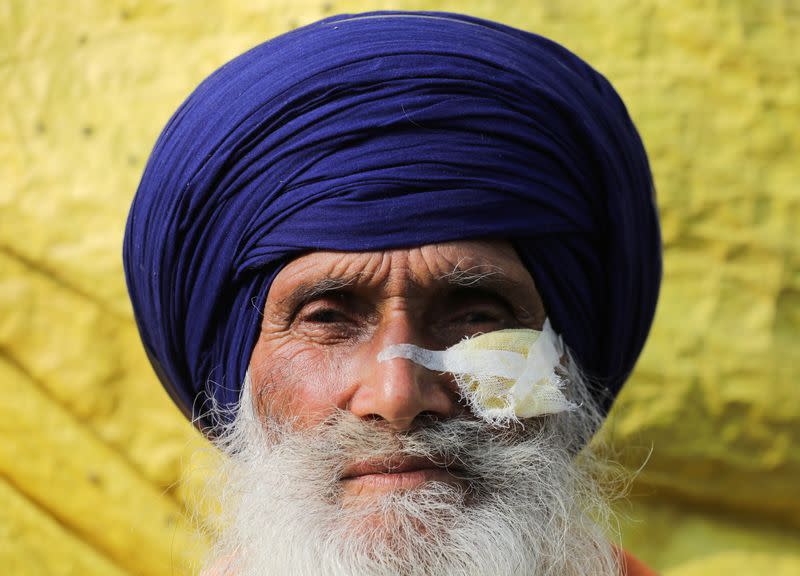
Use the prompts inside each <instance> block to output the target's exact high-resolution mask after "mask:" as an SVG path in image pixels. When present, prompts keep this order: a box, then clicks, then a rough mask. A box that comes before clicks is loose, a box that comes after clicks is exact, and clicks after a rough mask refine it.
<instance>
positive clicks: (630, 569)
mask: <svg viewBox="0 0 800 576" xmlns="http://www.w3.org/2000/svg"><path fill="white" fill-rule="evenodd" d="M617 550H618V552H619V555H620V568H621V570H622V572H620V574H621V576H658V573H657V572H655V571H653V570H651V569H650V568H649V567H648V566H647V565H646V564H645V563H644V562H642V561H641V560H639V559H638V558H636V557H635V556H634V555H633V554H631V553H630V552H628V551H627V550H622V549H621V548H618V549H617Z"/></svg>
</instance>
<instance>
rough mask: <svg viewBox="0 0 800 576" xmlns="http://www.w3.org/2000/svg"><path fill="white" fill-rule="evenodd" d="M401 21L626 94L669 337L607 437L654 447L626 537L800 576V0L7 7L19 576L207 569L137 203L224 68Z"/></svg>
mask: <svg viewBox="0 0 800 576" xmlns="http://www.w3.org/2000/svg"><path fill="white" fill-rule="evenodd" d="M390 7H391V8H409V9H411V8H426V9H445V10H458V11H464V12H470V13H473V14H476V15H479V16H484V17H488V18H493V19H497V20H500V21H503V22H507V23H509V24H512V25H515V26H518V27H522V28H526V29H529V30H533V31H537V32H539V33H542V34H544V35H546V36H550V37H552V38H554V39H556V40H558V41H560V42H562V43H564V44H566V45H567V46H569V47H570V48H572V49H573V50H574V51H576V52H577V53H578V54H580V55H582V56H584V57H585V58H586V59H588V60H589V61H590V62H592V63H593V64H594V65H595V66H596V67H597V68H599V69H600V70H602V71H603V72H605V73H606V75H607V76H608V77H609V78H610V79H611V80H612V82H613V83H614V84H615V85H616V86H617V88H618V89H619V91H620V92H621V93H622V96H623V98H624V99H625V100H626V102H627V103H628V105H629V108H630V110H631V114H632V115H633V117H634V119H635V121H636V122H637V123H638V125H639V127H640V130H641V132H642V135H643V138H644V140H645V143H646V145H647V147H648V149H649V152H650V156H651V160H652V165H653V170H654V172H655V179H656V184H657V187H658V198H659V205H660V208H661V214H662V218H663V229H664V240H665V279H664V288H663V296H662V299H661V302H660V305H659V310H658V314H657V318H656V323H655V328H654V330H653V333H652V337H651V339H650V342H649V344H648V346H647V348H646V351H645V353H644V356H643V358H642V360H641V362H640V364H639V366H638V368H637V371H636V373H635V375H634V377H633V378H632V380H631V381H630V383H629V385H628V387H627V388H626V390H625V391H624V392H623V394H622V396H621V398H620V400H619V403H618V405H617V407H616V408H615V411H614V414H613V417H612V419H611V420H610V421H609V422H608V426H607V427H606V429H605V433H606V434H608V435H610V436H611V437H613V438H614V439H615V441H616V442H617V444H618V446H619V447H620V448H622V449H624V450H626V451H627V453H628V455H627V456H625V458H624V460H625V462H626V463H627V464H628V465H629V466H632V467H637V466H638V465H639V464H640V463H641V462H642V460H643V459H644V458H645V457H646V456H647V454H648V452H649V451H651V450H652V455H651V456H650V459H649V462H648V463H647V466H646V467H645V468H644V471H643V472H642V473H641V475H640V476H639V478H638V481H637V483H636V485H635V488H634V494H633V496H632V497H631V498H630V501H629V502H627V503H624V504H622V505H621V507H620V510H621V516H620V521H621V529H622V532H623V536H624V542H625V543H626V545H627V546H628V547H629V548H631V549H632V550H633V551H634V552H636V553H638V554H639V555H640V556H641V557H643V558H644V559H646V560H648V561H649V562H650V563H651V564H653V565H654V566H656V567H658V568H660V569H662V570H664V572H665V573H666V574H668V575H674V576H678V575H685V576H689V575H700V574H703V575H713V574H725V575H727V574H765V573H769V574H770V575H771V576H779V575H782V574H787V575H788V574H793V575H794V574H800V545H798V544H800V490H798V489H797V484H798V479H800V418H799V417H800V401H799V400H800V389H799V388H798V383H797V380H798V377H800V357H799V354H800V353H798V344H797V342H796V340H797V339H798V329H800V240H798V233H800V226H799V224H800V185H799V184H798V181H799V180H800V169H798V165H799V164H800V160H798V159H800V41H798V37H800V1H796V0H785V1H783V2H778V1H777V0H775V1H771V0H764V1H755V0H752V1H745V0H742V1H738V2H737V1H720V0H717V1H710V0H709V1H703V2H701V1H694V2H692V1H689V0H675V1H670V2H664V1H658V0H648V1H637V0H607V1H603V2H588V1H587V2H577V1H573V2H570V1H561V2H550V1H531V0H526V1H522V0H520V1H517V2H511V1H509V2H501V1H499V0H498V1H495V2H491V1H478V0H473V1H468V0H460V1H455V0H453V1H433V0H430V1H425V2H413V1H397V2H378V1H363V2H353V1H335V0H331V1H325V2H323V1H314V2H312V1H310V0H293V1H289V0H261V1H255V0H253V1H249V2H246V1H244V0H241V1H238V2H234V1H227V2H189V1H187V2H168V1H165V0H161V1H159V0H140V1H134V0H125V1H119V2H109V1H104V0H96V1H90V0H85V1H83V2H77V1H76V2H68V3H66V2H58V1H55V0H51V1H44V0H38V1H36V2H29V1H27V0H6V1H5V2H2V3H0V86H2V89H0V110H2V113H0V566H3V568H2V569H0V571H2V572H3V573H9V574H47V575H51V574H56V575H60V574H76V575H77V574H80V575H93V574H114V575H118V574H119V575H121V574H142V575H168V574H182V573H188V570H189V568H188V567H189V566H190V564H191V561H192V559H193V558H195V557H196V556H197V555H198V554H199V553H201V552H202V550H203V548H204V543H203V542H202V541H201V542H197V541H196V540H195V539H193V538H192V536H191V533H190V529H189V526H190V524H189V522H188V521H187V520H186V518H185V516H184V512H185V510H186V506H187V502H188V501H189V500H190V499H191V495H192V494H193V488H192V487H193V486H194V485H196V482H197V481H198V478H200V477H201V476H202V470H200V471H198V470H194V472H192V471H191V468H192V466H191V465H190V464H189V460H190V457H191V455H192V454H193V453H194V452H195V451H197V450H199V449H202V448H203V445H204V444H203V440H202V439H200V438H199V436H198V435H197V434H196V433H195V432H194V431H193V430H192V428H191V427H190V426H189V424H188V423H186V422H185V421H184V420H183V419H182V417H181V416H180V415H179V414H178V412H177V410H176V409H175V408H174V407H173V406H172V405H171V403H170V402H169V400H168V399H167V396H166V395H165V394H164V393H163V392H162V391H161V389H160V386H159V384H158V382H157V381H156V379H155V377H154V375H153V374H152V373H151V371H150V369H149V365H148V363H147V361H146V359H145V357H144V355H143V353H142V351H141V349H140V345H139V342H138V336H137V334H136V332H135V328H134V325H133V321H132V316H131V311H130V309H129V304H128V300H127V295H126V292H125V285H124V280H123V276H122V270H121V265H120V245H121V239H122V232H123V227H124V222H125V216H126V213H127V209H128V205H129V202H130V200H131V197H132V195H133V193H134V190H135V188H136V185H137V183H138V178H139V176H140V174H141V171H142V168H143V165H144V162H145V160H146V156H147V154H148V152H149V150H150V148H151V146H152V144H153V142H154V141H155V138H156V136H157V135H158V133H159V131H160V129H161V128H162V126H163V125H164V123H165V122H166V120H167V118H168V117H169V115H170V114H171V112H172V111H173V110H174V109H175V108H176V107H177V106H178V104H179V103H180V102H181V101H182V99H183V98H184V97H185V96H186V95H187V94H188V92H189V91H190V90H191V89H192V88H193V87H194V86H195V85H196V83H197V82H199V81H200V80H201V79H202V78H203V77H204V76H206V75H207V74H208V73H210V72H211V71H212V70H213V69H215V68H216V67H217V66H219V65H220V64H222V63H223V62H225V61H226V60H228V59H229V58H231V57H233V56H234V55H236V54H238V53H240V52H241V51H243V50H244V49H246V48H247V47H249V46H252V45H254V44H256V43H258V42H260V41H262V40H264V39H266V38H268V37H270V36H273V35H275V34H277V33H280V32H282V31H284V30H287V29H289V28H290V27H293V26H297V25H300V24H303V23H307V22H310V21H312V20H316V19H318V18H319V17H321V16H323V15H325V14H328V13H334V12H345V11H361V10H366V9H375V8H390ZM187 474H188V476H189V481H188V483H187V484H179V483H178V480H179V478H180V477H181V476H184V475H187ZM793 479H794V482H792V480H793ZM9 566H10V567H11V569H10V570H6V568H7V567H9Z"/></svg>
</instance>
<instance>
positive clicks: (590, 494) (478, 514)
mask: <svg viewBox="0 0 800 576" xmlns="http://www.w3.org/2000/svg"><path fill="white" fill-rule="evenodd" d="M573 381H574V380H573ZM578 381H579V382H580V380H578ZM572 388H573V397H575V394H577V398H575V399H577V400H579V401H581V403H582V406H581V408H580V409H579V410H576V411H573V412H565V413H562V414H558V415H552V416H547V417H544V418H539V419H536V420H532V421H526V422H525V424H524V426H523V425H517V426H512V427H510V428H498V427H496V426H491V425H488V424H486V423H484V422H482V421H477V420H475V419H471V418H458V419H448V420H442V421H438V422H428V423H424V425H422V426H420V427H419V428H417V429H415V430H413V431H410V432H407V433H400V434H398V433H396V432H392V431H390V430H388V429H387V428H385V427H382V426H380V425H379V424H376V423H374V422H364V421H361V420H359V419H358V418H356V417H355V416H353V415H351V414H349V413H345V412H338V413H337V414H335V415H334V416H333V417H331V418H330V419H329V420H327V421H326V422H325V423H323V424H322V425H320V426H317V427H315V428H313V429H311V430H304V431H294V430H292V429H291V426H290V425H288V424H278V423H276V422H274V421H271V420H270V421H268V422H266V423H262V422H259V421H258V419H257V418H256V416H255V410H254V408H253V404H252V402H251V401H250V397H251V394H250V387H249V378H248V379H246V382H245V389H244V391H243V394H242V398H243V401H242V405H241V407H240V409H239V412H238V413H237V415H236V418H235V420H234V422H233V423H232V424H231V425H230V426H229V427H228V428H227V429H226V430H225V432H224V433H223V435H222V437H221V438H220V439H219V440H218V441H217V444H218V446H219V447H220V448H221V449H222V450H223V452H224V453H225V454H227V456H228V457H227V458H226V460H225V463H224V465H223V467H222V470H221V471H220V474H219V477H218V478H217V479H216V481H215V482H212V483H211V484H210V486H209V490H210V491H209V494H208V497H210V498H216V499H218V500H219V501H220V509H221V511H222V518H221V519H220V521H219V523H218V525H219V526H221V527H222V528H221V530H220V534H219V535H218V538H217V539H216V540H217V543H216V545H215V547H214V549H213V551H212V554H211V557H210V558H209V559H208V561H207V563H206V566H207V568H206V571H205V572H204V574H215V575H216V574H225V575H237V576H256V575H281V576H292V575H297V576H312V575H324V576H339V575H341V576H345V575H347V576H352V575H358V576H372V575H385V576H397V575H404V576H434V575H446V576H451V575H471V576H480V575H487V576H488V575H492V576H505V575H520V576H521V575H526V576H538V575H553V576H555V575H570V576H579V575H580V576H586V575H596V576H602V575H611V574H614V575H617V574H619V568H618V564H617V560H616V557H615V552H614V549H613V547H612V546H611V545H610V544H609V543H608V541H607V539H606V538H605V535H604V533H603V530H602V529H601V528H600V527H599V526H598V524H597V523H596V522H595V521H594V520H592V519H591V518H590V517H589V516H588V515H587V512H586V511H587V510H591V511H592V513H593V516H595V517H601V518H605V517H606V516H607V512H608V506H607V500H606V498H605V497H604V496H603V495H602V494H601V491H600V490H599V489H598V488H597V485H596V483H595V481H594V480H593V479H592V478H591V476H592V472H594V471H595V470H594V465H593V462H595V460H594V459H593V458H592V456H591V455H588V454H586V450H584V454H582V455H581V456H579V457H577V458H576V457H575V453H576V452H577V450H578V449H580V448H581V447H582V446H583V445H584V444H586V443H587V442H588V440H589V438H590V437H591V434H592V432H593V431H594V430H595V428H596V426H597V424H598V422H599V417H598V415H597V412H596V411H595V410H592V409H591V408H590V406H591V405H592V402H591V400H590V398H589V395H588V394H586V393H585V387H583V386H581V387H580V388H581V389H580V391H579V392H578V393H576V392H575V388H576V387H575V386H572ZM398 455H404V456H415V457H420V456H421V457H425V458H430V459H431V460H433V461H434V462H437V463H441V464H445V463H447V464H452V463H454V462H457V463H458V464H459V465H460V467H461V468H462V469H463V471H464V472H463V474H464V475H465V476H466V477H467V478H469V481H468V483H467V484H468V488H467V489H464V488H463V487H459V486H457V485H453V484H447V483H444V482H429V483H426V484H423V485H422V486H420V487H419V488H416V489H412V490H397V491H395V492H391V493H389V494H385V495H382V496H375V497H372V498H358V499H354V498H353V497H349V498H346V497H345V496H344V495H343V493H342V490H341V484H340V479H341V474H342V470H343V468H344V466H345V465H346V464H348V463H354V462H360V461H365V460H369V461H373V460H375V459H376V458H377V459H383V458H386V459H389V458H393V457H397V456H398ZM590 468H592V469H591V470H590Z"/></svg>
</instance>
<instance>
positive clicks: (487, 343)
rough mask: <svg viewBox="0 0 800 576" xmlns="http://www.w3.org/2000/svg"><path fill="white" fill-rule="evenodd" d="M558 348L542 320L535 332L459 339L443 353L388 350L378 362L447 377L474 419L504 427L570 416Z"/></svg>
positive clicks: (414, 348)
mask: <svg viewBox="0 0 800 576" xmlns="http://www.w3.org/2000/svg"><path fill="white" fill-rule="evenodd" d="M563 355H564V346H563V344H562V342H561V338H560V336H558V335H557V334H556V333H555V332H554V331H553V328H552V326H551V325H550V321H549V320H546V321H545V323H544V327H543V328H542V330H541V331H538V330H526V329H510V330H496V331H493V332H487V333H485V334H480V335H477V336H474V337H472V338H465V339H464V340H462V341H461V342H459V343H458V344H456V345H454V346H451V347H449V348H447V349H446V350H427V349H425V348H421V347H419V346H416V345H414V344H406V343H403V344H393V345H391V346H389V347H387V348H385V349H384V350H382V351H381V352H380V354H379V355H378V361H380V362H386V361H388V360H393V359H396V358H402V359H406V360H410V361H412V362H414V363H416V364H419V365H421V366H424V367H425V368H427V369H429V370H433V371H436V372H449V373H451V374H452V375H453V376H454V378H455V380H456V383H457V384H458V388H459V391H460V393H461V395H462V396H463V397H464V399H465V400H466V401H467V403H468V404H469V406H470V408H471V409H472V411H473V412H474V413H475V415H477V416H479V417H481V418H483V419H484V420H486V421H487V422H491V423H494V424H508V423H509V422H511V421H515V420H519V419H520V418H532V417H535V416H542V415H545V414H555V413H558V412H563V411H565V410H573V409H575V408H576V407H577V406H576V404H574V403H573V402H570V401H569V400H568V399H567V398H566V396H564V393H563V387H564V384H565V379H564V378H563V377H562V376H561V374H560V373H559V372H560V367H561V357H562V356H563Z"/></svg>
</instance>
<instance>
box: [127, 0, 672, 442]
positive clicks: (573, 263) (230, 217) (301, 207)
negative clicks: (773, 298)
mask: <svg viewBox="0 0 800 576" xmlns="http://www.w3.org/2000/svg"><path fill="white" fill-rule="evenodd" d="M489 237H491V238H505V239H509V240H510V241H512V243H513V244H514V246H515V247H516V249H517V251H518V253H519V255H520V257H521V259H522V261H523V263H524V264H525V265H526V266H527V268H528V270H529V271H530V273H531V275H532V276H533V278H534V281H535V282H536V285H537V287H538V289H539V292H540V294H541V296H542V299H543V301H544V304H545V307H546V309H547V313H548V316H549V317H550V319H551V322H552V324H553V327H554V328H555V329H556V331H558V332H559V333H561V334H562V335H563V337H564V340H565V342H566V343H567V345H568V346H569V347H570V348H571V349H572V351H573V354H574V356H575V357H576V359H577V360H578V361H579V363H580V365H581V367H582V368H583V369H584V370H585V371H586V373H587V374H588V375H589V376H590V377H591V381H592V382H593V383H595V385H596V387H597V388H596V391H597V394H598V398H599V399H600V401H601V403H602V404H603V406H604V407H605V409H608V408H609V407H610V404H611V402H612V401H613V398H614V397H615V395H616V393H617V392H618V391H619V389H620V387H621V386H622V384H623V382H624V381H625V379H626V378H627V376H628V374H629V373H630V372H631V370H632V369H633V366H634V363H635V362H636V359H637V357H638V356H639V353H640V351H641V349H642V346H643V345H644V341H645V339H646V337H647V333H648V331H649V328H650V324H651V322H652V318H653V314H654V310H655V306H656V299H657V296H658V288H659V283H660V279H661V242H660V233H659V226H658V217H657V213H656V209H655V202H654V191H653V184H652V177H651V174H650V169H649V166H648V161H647V156H646V154H645V151H644V148H643V146H642V142H641V140H640V138H639V136H638V134H637V132H636V129H635V127H634V125H633V123H632V122H631V120H630V118H629V116H628V113H627V111H626V109H625V106H624V104H623V103H622V101H621V100H620V98H619V96H618V95H617V93H616V92H615V91H614V89H613V88H612V86H611V85H610V84H609V82H608V81H607V80H606V79H605V78H604V77H603V76H601V75H600V74H599V73H597V72H596V71H595V70H593V69H592V68H591V67H589V66H588V65H587V64H586V63H585V62H583V61H582V60H581V59H580V58H578V57H577V56H575V55H574V54H572V53H571V52H569V51H567V50H566V49H565V48H563V47H561V46H560V45H558V44H556V43H554V42H552V41H550V40H547V39H545V38H542V37H541V36H537V35H534V34H530V33H527V32H523V31H520V30H516V29H513V28H509V27H507V26H503V25H500V24H497V23H494V22H488V21H485V20H480V19H477V18H472V17H468V16H461V15H456V14H440V13H404V12H381V13H370V14H362V15H355V16H348V15H343V16H336V17H333V18H328V19H326V20H323V21H320V22H317V23H314V24H311V25H309V26H306V27H304V28H300V29H298V30H294V31H292V32H289V33H287V34H284V35H282V36H279V37H278V38H275V39H273V40H270V41H268V42H266V43H264V44H261V45H260V46H257V47H255V48H253V49H252V50H250V51H249V52H247V53H245V54H243V55H242V56H239V57H238V58H236V59H234V60H232V61H231V62H229V63H227V64H225V65H224V66H223V67H222V68H220V69H219V70H217V71H216V72H214V73H213V74H212V75H211V76H210V77H209V78H207V79H206V80H205V81H204V82H203V83H202V84H200V86H199V87H198V88H197V89H196V90H195V91H194V93H192V94H191V95H190V96H189V98H188V99H187V100H186V101H185V102H184V103H183V104H182V105H181V107H180V108H179V109H178V111H177V112H176V113H175V115H174V116H173V117H172V119H171V120H170V121H169V123H168V124H167V126H166V128H165V129H164V131H163V133H162V134H161V136H160V138H159V139H158V142H157V143H156V145H155V148H154V150H153V152H152V155H151V156H150V159H149V161H148V163H147V167H146V168H145V172H144V175H143V177H142V181H141V184H140V185H139V189H138V191H137V193H136V196H135V198H134V201H133V205H132V207H131V211H130V215H129V218H128V224H127V229H126V233H125V244H124V266H125V273H126V278H127V282H128V291H129V293H130V296H131V300H132V303H133V310H134V315H135V317H136V321H137V323H138V326H139V331H140V333H141V337H142V341H143V343H144V346H145V349H146V351H147V353H148V356H149V358H150V360H151V362H152V364H153V366H154V368H155V370H156V372H157V374H158V376H159V378H160V379H161V381H162V382H163V385H164V387H165V388H166V389H167V391H168V392H169V393H170V395H171V396H172V398H173V400H174V401H175V402H176V403H177V405H178V406H179V407H180V408H181V409H182V410H183V411H184V413H185V414H186V415H187V416H190V417H194V418H197V417H198V415H201V414H203V413H205V412H206V411H207V409H208V407H209V406H210V404H209V402H210V400H209V399H213V400H214V401H215V405H216V406H218V407H222V408H233V407H235V406H236V405H237V404H238V401H239V394H240V390H241V385H242V382H243V380H244V376H245V372H246V370H247V367H248V363H249V360H250V356H251V353H252V350H253V347H254V346H255V342H256V340H257V338H258V335H259V328H260V321H261V316H260V309H261V308H262V307H263V304H264V302H265V300H266V296H267V291H268V290H269V287H270V284H271V282H272V280H273V279H274V278H275V275H276V274H277V273H278V271H279V270H280V269H281V267H282V266H284V265H285V264H286V263H287V262H288V261H290V260H291V259H292V258H295V257H297V256H298V255H300V254H302V253H306V252H309V251H312V250H344V251H371V250H385V249H391V248H401V247H410V246H419V245H423V244H430V243H435V242H445V241H453V240H461V239H469V238H473V239H474V238H489ZM196 421H197V423H198V425H199V426H201V427H206V426H208V427H210V428H209V431H211V432H213V426H215V425H217V424H219V422H215V421H211V420H208V419H203V418H197V420H196Z"/></svg>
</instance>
